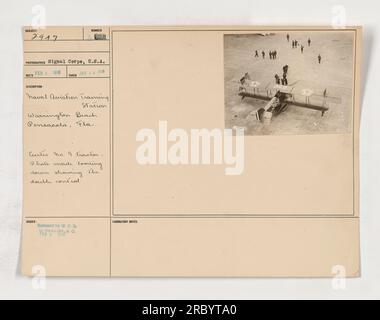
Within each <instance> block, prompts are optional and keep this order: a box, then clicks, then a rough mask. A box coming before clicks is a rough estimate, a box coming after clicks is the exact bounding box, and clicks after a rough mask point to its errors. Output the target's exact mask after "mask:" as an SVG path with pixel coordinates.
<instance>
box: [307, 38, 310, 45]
mask: <svg viewBox="0 0 380 320" xmlns="http://www.w3.org/2000/svg"><path fill="white" fill-rule="evenodd" d="M307 44H308V45H309V47H310V45H311V39H310V38H309V39H307Z"/></svg>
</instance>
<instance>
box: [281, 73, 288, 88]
mask: <svg viewBox="0 0 380 320" xmlns="http://www.w3.org/2000/svg"><path fill="white" fill-rule="evenodd" d="M282 80H283V81H282V82H283V85H284V86H287V85H288V78H287V77H286V74H284V75H283V77H282Z"/></svg>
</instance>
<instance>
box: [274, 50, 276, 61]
mask: <svg viewBox="0 0 380 320" xmlns="http://www.w3.org/2000/svg"><path fill="white" fill-rule="evenodd" d="M274 58H275V59H277V50H274Z"/></svg>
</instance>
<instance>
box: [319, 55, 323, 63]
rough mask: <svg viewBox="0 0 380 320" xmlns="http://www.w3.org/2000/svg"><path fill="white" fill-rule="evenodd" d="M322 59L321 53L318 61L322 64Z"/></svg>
mask: <svg viewBox="0 0 380 320" xmlns="http://www.w3.org/2000/svg"><path fill="white" fill-rule="evenodd" d="M321 61H322V57H321V55H320V54H319V55H318V63H319V64H321Z"/></svg>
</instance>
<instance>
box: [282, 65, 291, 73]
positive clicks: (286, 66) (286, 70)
mask: <svg viewBox="0 0 380 320" xmlns="http://www.w3.org/2000/svg"><path fill="white" fill-rule="evenodd" d="M288 70H289V66H288V65H285V66H283V67H282V71H284V74H285V75H286V74H287V73H288Z"/></svg>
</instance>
